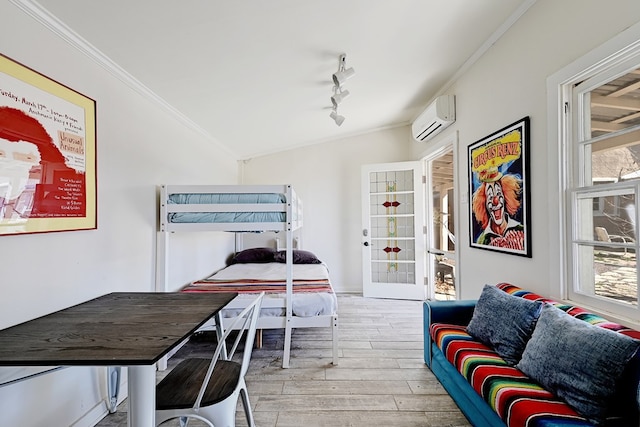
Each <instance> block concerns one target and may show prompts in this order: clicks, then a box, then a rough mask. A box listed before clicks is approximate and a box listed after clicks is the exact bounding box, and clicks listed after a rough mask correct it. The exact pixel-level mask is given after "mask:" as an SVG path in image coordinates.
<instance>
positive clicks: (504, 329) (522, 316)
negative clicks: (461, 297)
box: [467, 285, 542, 366]
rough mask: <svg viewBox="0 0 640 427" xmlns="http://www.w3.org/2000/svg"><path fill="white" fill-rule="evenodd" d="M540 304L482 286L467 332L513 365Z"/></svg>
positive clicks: (527, 335)
mask: <svg viewBox="0 0 640 427" xmlns="http://www.w3.org/2000/svg"><path fill="white" fill-rule="evenodd" d="M541 306H542V303H541V302H538V301H529V300H526V299H523V298H519V297H514V296H513V295H509V294H507V293H506V292H503V291H501V290H500V289H498V288H496V287H495V286H490V285H484V288H483V289H482V294H480V298H479V299H478V302H477V303H476V307H475V309H474V311H473V316H472V317H471V321H470V322H469V326H467V332H468V333H469V335H471V336H472V337H474V338H476V339H477V340H479V341H481V342H482V343H483V344H486V345H488V346H490V347H491V348H493V350H494V351H495V352H496V353H498V354H499V355H500V357H502V358H503V359H504V360H505V362H507V363H508V364H510V365H512V366H513V365H515V364H516V363H518V361H519V360H520V357H521V356H522V352H523V351H524V348H525V346H526V344H527V341H528V340H529V338H530V337H531V333H532V332H533V328H534V327H535V323H536V319H537V318H538V315H539V313H540V307H541Z"/></svg>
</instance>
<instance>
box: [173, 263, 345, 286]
mask: <svg viewBox="0 0 640 427" xmlns="http://www.w3.org/2000/svg"><path fill="white" fill-rule="evenodd" d="M291 268H292V271H291V275H292V276H291V277H292V279H293V292H294V293H314V292H315V293H317V292H331V293H332V292H333V289H332V287H331V282H330V281H329V272H328V269H327V267H326V266H325V265H324V264H294V265H293V266H291ZM286 277H287V266H286V264H284V263H279V262H269V263H247V264H232V265H229V266H227V267H225V268H223V269H221V270H219V271H217V272H216V273H214V274H213V275H211V276H209V277H207V278H205V279H201V280H197V281H195V282H193V283H191V284H190V285H188V286H186V287H185V288H184V289H183V292H238V293H258V292H267V293H285V292H286V291H287V280H286Z"/></svg>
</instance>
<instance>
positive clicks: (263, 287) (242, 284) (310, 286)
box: [182, 279, 333, 293]
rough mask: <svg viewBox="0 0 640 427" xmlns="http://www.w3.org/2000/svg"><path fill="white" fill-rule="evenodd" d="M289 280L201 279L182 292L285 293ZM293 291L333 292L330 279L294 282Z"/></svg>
mask: <svg viewBox="0 0 640 427" xmlns="http://www.w3.org/2000/svg"><path fill="white" fill-rule="evenodd" d="M286 291H287V282H283V281H259V280H242V281H231V282H220V281H216V280H208V279H204V280H199V281H197V282H193V283H191V284H190V285H188V286H186V287H185V288H184V289H183V290H182V292H238V293H258V292H268V293H285V292H286ZM293 292H294V293H298V292H333V289H332V288H331V284H330V283H329V281H328V280H325V279H323V280H316V281H305V282H294V283H293Z"/></svg>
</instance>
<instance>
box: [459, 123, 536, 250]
mask: <svg viewBox="0 0 640 427" xmlns="http://www.w3.org/2000/svg"><path fill="white" fill-rule="evenodd" d="M530 179H531V177H530V176H529V117H525V118H523V119H521V120H518V121H517V122H515V123H513V124H510V125H509V126H506V127H505V128H503V129H500V130H499V131H497V132H495V133H493V134H491V135H489V136H487V137H485V138H483V139H481V140H479V141H477V142H475V143H473V144H471V145H470V146H469V194H470V195H471V203H469V227H470V233H469V236H470V240H471V247H474V248H479V249H487V250H491V251H497V252H505V253H509V254H513V255H520V256H526V257H531V224H530V218H529V199H530V196H529V182H530Z"/></svg>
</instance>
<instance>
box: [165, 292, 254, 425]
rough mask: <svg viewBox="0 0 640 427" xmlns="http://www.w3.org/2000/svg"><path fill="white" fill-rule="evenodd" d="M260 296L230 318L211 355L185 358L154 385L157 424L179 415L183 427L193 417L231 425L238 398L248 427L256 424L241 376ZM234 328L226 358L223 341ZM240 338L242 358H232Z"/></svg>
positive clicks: (243, 374)
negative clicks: (203, 357)
mask: <svg viewBox="0 0 640 427" xmlns="http://www.w3.org/2000/svg"><path fill="white" fill-rule="evenodd" d="M263 297H264V292H263V293H261V294H260V295H259V296H258V297H257V298H256V299H255V300H254V301H253V302H252V303H251V304H250V305H249V306H248V307H246V308H245V309H244V310H243V311H242V312H241V313H240V314H239V315H238V317H236V318H235V319H234V320H233V322H232V323H231V325H229V327H228V328H227V330H226V332H224V334H223V335H222V337H221V338H219V339H218V345H217V346H216V351H215V353H214V354H213V358H211V359H200V358H193V359H185V360H183V361H181V362H180V363H179V364H178V365H177V366H176V367H175V368H173V369H172V370H171V372H169V374H167V376H166V377H165V378H164V379H163V380H162V381H161V382H160V383H159V384H158V385H157V386H156V425H160V424H162V423H164V422H165V421H168V420H171V419H175V418H179V419H180V425H181V426H182V427H185V426H187V424H188V423H189V419H191V418H194V419H198V420H201V421H203V422H205V423H206V424H207V425H209V426H211V427H234V426H235V425H236V407H237V405H238V397H241V398H242V404H243V406H244V412H245V415H246V417H247V422H248V424H249V427H255V423H254V421H253V414H252V413H251V405H250V403H249V395H248V393H247V385H246V384H245V381H244V376H245V374H246V373H247V369H248V368H249V361H250V360H251V351H252V349H253V341H254V338H255V335H256V323H257V321H258V315H259V314H260V307H261V305H262V299H263ZM233 331H237V333H238V335H237V337H236V338H235V340H234V342H233V346H232V347H231V350H230V351H229V352H228V355H227V357H226V358H225V357H224V353H225V352H224V348H225V341H226V339H227V337H228V336H229V335H230V334H231V333H232V332H233ZM243 338H244V346H243V350H242V358H241V360H240V361H237V359H239V358H240V357H239V356H238V357H236V360H232V358H233V356H234V354H235V352H236V350H237V349H238V346H239V344H240V343H241V342H242V339H243Z"/></svg>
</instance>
